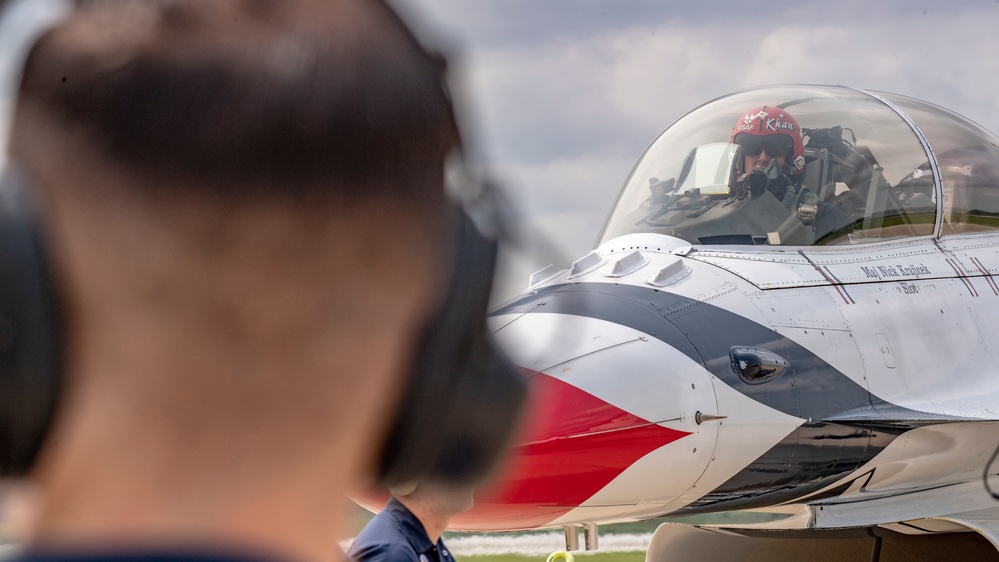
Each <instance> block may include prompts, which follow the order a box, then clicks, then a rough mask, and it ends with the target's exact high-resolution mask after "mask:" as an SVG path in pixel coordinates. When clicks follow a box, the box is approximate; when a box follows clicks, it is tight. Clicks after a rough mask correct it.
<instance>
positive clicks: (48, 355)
mask: <svg viewBox="0 0 999 562" xmlns="http://www.w3.org/2000/svg"><path fill="white" fill-rule="evenodd" d="M18 178H19V176H17V175H16V174H15V173H14V171H12V170H10V169H8V170H7V171H5V172H4V173H3V175H2V177H0V476H23V475H25V474H26V473H27V472H28V471H29V470H30V468H31V466H32V464H33V463H34V460H35V458H36V457H37V455H38V452H39V450H40V449H41V445H42V442H43V440H44V439H45V435H46V433H47V432H48V429H49V427H50V426H51V424H52V420H53V418H54V417H55V411H56V406H57V401H58V398H59V395H60V386H61V384H60V350H61V337H60V330H59V326H60V321H59V309H58V306H57V302H56V298H55V293H54V291H53V286H52V283H51V276H50V272H49V267H48V261H47V260H46V256H45V252H44V248H43V245H42V243H41V240H40V236H39V228H38V225H37V224H36V222H35V220H34V218H33V214H32V213H31V212H30V210H29V205H27V202H26V194H27V190H26V188H25V186H24V183H23V181H22V180H19V179H18Z"/></svg>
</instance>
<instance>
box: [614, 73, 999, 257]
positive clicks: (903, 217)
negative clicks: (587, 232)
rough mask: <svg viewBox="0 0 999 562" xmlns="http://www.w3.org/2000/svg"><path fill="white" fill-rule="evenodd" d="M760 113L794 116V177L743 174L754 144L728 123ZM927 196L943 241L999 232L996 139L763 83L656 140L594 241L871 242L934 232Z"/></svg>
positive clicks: (913, 109) (903, 111) (825, 91)
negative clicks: (797, 167)
mask: <svg viewBox="0 0 999 562" xmlns="http://www.w3.org/2000/svg"><path fill="white" fill-rule="evenodd" d="M759 106H770V107H777V108H780V110H782V111H783V112H786V113H787V114H789V115H791V116H792V117H793V118H794V119H795V120H797V122H798V124H799V125H800V127H801V134H802V137H803V143H804V169H803V170H802V172H801V173H800V174H795V173H792V174H787V175H784V176H781V175H780V174H778V173H774V172H773V170H771V172H772V173H771V175H770V176H769V179H768V180H762V179H760V180H759V181H761V182H762V183H759V182H756V180H757V179H758V178H762V176H759V174H757V175H756V176H753V177H750V176H749V175H748V171H749V170H746V169H744V167H745V166H746V165H748V164H749V163H750V160H749V159H747V156H752V155H747V154H746V152H747V151H755V152H757V153H759V151H760V148H759V147H755V148H752V147H749V146H739V145H736V144H731V141H732V140H733V127H734V126H735V125H736V123H737V122H741V120H742V118H743V116H745V115H746V114H747V112H749V111H750V110H751V109H754V108H758V107H759ZM739 142H742V141H741V140H740V141H739ZM928 148H929V149H932V150H933V151H935V154H936V158H937V160H938V161H939V165H938V166H937V165H934V164H933V161H932V160H931V156H930V153H929V152H928V150H927V149H928ZM792 156H793V155H791V154H789V155H788V158H787V159H786V160H790V159H791V157H792ZM790 168H791V166H787V167H785V168H784V171H785V172H786V171H788V170H789V169H790ZM778 176H781V177H784V178H785V181H787V178H791V179H790V180H789V181H790V184H789V187H788V188H787V189H782V190H780V191H778V190H775V189H773V185H774V183H767V182H775V181H777V180H776V179H775V178H777V177H778ZM754 182H756V183H754ZM761 186H762V187H761ZM941 199H942V201H940V200H941ZM938 201H940V203H942V204H941V205H939V207H941V209H940V212H941V214H942V216H941V218H942V220H941V221H939V222H940V223H941V224H940V228H941V230H942V233H943V234H948V233H954V232H977V231H980V230H988V229H994V228H997V227H999V139H997V138H996V137H995V136H994V135H992V134H991V133H989V132H988V131H986V130H984V129H983V128H981V127H980V126H978V125H976V124H974V123H972V122H971V121H969V120H967V119H965V118H963V117H960V116H958V115H956V114H954V113H952V112H950V111H947V110H945V109H943V108H940V107H937V106H934V105H931V104H928V103H925V102H921V101H918V100H914V99H911V98H906V97H904V96H897V95H893V94H882V93H873V92H872V93H868V92H863V91H859V90H854V89H850V88H844V87H838V86H768V87H762V88H756V89H752V90H748V91H744V92H740V93H737V94H733V95H730V96H726V97H723V98H720V99H717V100H715V101H712V102H710V103H708V104H705V105H703V106H701V107H700V108H698V109H695V110H694V111H692V112H690V113H688V114H687V115H686V116H684V117H683V118H681V119H679V120H678V121H677V122H676V123H674V124H673V125H672V126H671V127H669V128H668V129H667V130H666V131H665V132H664V133H663V134H662V135H660V137H659V138H658V139H656V141H655V142H654V143H653V144H652V145H651V146H650V147H649V148H648V150H647V151H646V152H645V154H644V155H643V156H642V158H641V159H640V160H639V162H638V164H637V165H636V166H635V168H634V170H633V171H632V173H631V176H630V177H629V179H628V181H627V182H626V183H625V186H624V189H623V190H622V192H621V195H620V197H619V198H618V201H617V203H616V205H615V207H614V209H613V211H612V212H611V214H610V216H609V218H608V220H607V223H606V225H605V226H604V230H603V233H602V234H601V237H600V241H601V242H605V241H607V240H610V239H612V238H615V237H617V236H620V235H623V234H629V233H634V232H655V233H661V234H667V235H670V236H674V237H677V238H682V239H684V240H686V241H687V242H689V243H691V244H701V245H712V244H726V245H730V244H754V245H756V244H769V245H791V246H810V245H826V244H858V243H866V242H877V241H883V240H892V239H897V238H903V237H911V236H925V235H932V234H934V233H935V232H936V228H937V227H938V225H937V222H938V221H937V212H938Z"/></svg>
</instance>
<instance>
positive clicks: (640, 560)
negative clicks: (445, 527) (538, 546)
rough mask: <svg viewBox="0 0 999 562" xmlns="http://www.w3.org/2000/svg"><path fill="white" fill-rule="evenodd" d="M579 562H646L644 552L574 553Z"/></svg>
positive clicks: (515, 560) (534, 561) (534, 559)
mask: <svg viewBox="0 0 999 562" xmlns="http://www.w3.org/2000/svg"><path fill="white" fill-rule="evenodd" d="M573 556H574V557H575V558H576V560H577V561H578V562H645V553H644V552H599V551H598V552H595V553H593V554H583V553H573ZM547 558H548V557H547V556H524V555H520V554H496V555H491V556H460V557H458V558H457V559H458V560H469V561H474V562H544V561H545V560H546V559H547Z"/></svg>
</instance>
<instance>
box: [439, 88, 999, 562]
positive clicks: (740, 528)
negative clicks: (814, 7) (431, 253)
mask: <svg viewBox="0 0 999 562" xmlns="http://www.w3.org/2000/svg"><path fill="white" fill-rule="evenodd" d="M997 275H999V138H997V137H996V136H995V135H994V134H992V133H990V132H988V131H987V130H985V129H984V128H982V127H981V126H979V125H977V124H975V123H974V122H972V121H970V120H968V119H966V118H964V117H961V116H960V115H957V114H955V113H953V112H951V111H949V110H946V109H944V108H941V107H938V106H935V105H933V104H930V103H927V102H923V101H920V100H917V99H913V98H911V97H906V96H902V95H896V94H891V93H884V92H874V91H865V90H860V89H852V88H847V87H839V86H836V87H832V86H796V85H792V86H768V87H760V88H755V89H751V90H747V91H743V92H739V93H735V94H732V95H729V96H725V97H722V98H719V99H716V100H714V101H712V102H709V103H707V104H705V105H703V106H701V107H699V108H697V109H695V110H693V111H691V112H690V113H688V114H687V115H686V116H684V117H682V118H681V119H679V120H677V121H676V122H675V123H673V124H672V125H671V126H670V127H668V128H667V129H666V130H665V132H663V133H662V134H661V136H659V138H658V139H656V140H655V141H654V142H653V143H652V144H651V146H650V147H649V148H648V149H647V151H646V152H645V154H644V155H643V156H642V157H641V159H640V160H639V161H638V163H637V165H636V166H635V168H634V170H633V171H632V173H631V175H630V177H629V178H628V179H627V181H626V182H625V185H624V187H623V189H622V191H621V194H620V196H619V198H618V200H617V203H616V204H615V205H614V207H613V209H612V210H611V212H610V214H609V217H608V219H607V221H606V224H605V226H604V228H603V231H602V234H601V235H600V238H599V241H598V243H597V245H596V248H595V249H594V250H593V251H592V252H590V253H588V254H587V255H585V256H583V257H581V258H580V259H578V260H576V261H575V262H574V263H572V264H564V266H549V267H547V268H545V269H543V270H541V271H539V272H537V273H535V274H534V275H533V276H532V277H531V279H530V283H529V287H528V288H527V290H526V291H525V292H524V293H522V294H520V295H519V296H517V297H515V298H514V299H513V300H512V301H510V302H508V303H506V304H504V305H502V306H500V307H499V308H497V309H496V310H494V311H493V312H492V314H491V318H490V321H491V324H490V326H491V330H492V332H493V333H494V337H495V338H496V339H497V340H499V341H500V342H501V343H502V344H503V346H504V348H505V349H506V350H508V351H509V352H510V353H511V354H512V355H513V358H514V360H515V361H516V362H517V364H518V365H519V366H520V367H521V368H522V369H523V370H524V371H525V372H527V373H529V375H530V376H531V377H532V378H533V383H534V397H533V403H532V406H531V408H530V414H529V417H528V420H527V421H526V422H525V424H524V430H523V432H522V435H521V436H520V438H519V440H518V442H517V443H518V444H517V446H516V448H515V451H514V453H513V455H512V457H511V458H510V460H509V461H508V462H507V463H506V465H505V466H504V467H503V468H502V469H501V470H500V472H499V477H498V479H497V481H496V483H495V484H494V485H492V486H491V488H489V489H488V490H483V491H482V492H480V493H479V494H478V505H477V507H476V508H475V509H474V510H473V511H471V512H469V513H468V514H466V515H464V516H461V517H459V518H458V519H456V520H455V521H454V523H453V524H454V525H455V526H456V527H457V528H460V529H468V530H472V529H478V530H515V529H516V530H521V529H537V528H556V529H558V528H564V529H565V531H566V544H567V547H568V548H570V549H571V548H574V547H578V532H577V529H580V528H581V529H583V530H584V531H585V532H584V538H585V540H586V547H588V548H594V547H596V546H597V544H596V543H597V529H598V526H599V525H601V524H605V523H612V522H622V521H636V520H645V519H651V518H658V517H664V516H670V517H683V516H690V515H698V514H711V513H728V512H738V513H746V512H755V513H763V514H768V515H766V516H761V518H758V521H757V522H753V523H735V522H732V521H738V518H737V517H728V518H727V519H726V520H727V521H729V522H727V523H722V524H719V525H714V526H711V525H704V524H700V525H683V524H677V523H666V524H663V525H662V526H660V527H659V529H658V530H657V531H656V532H655V535H654V537H653V539H652V543H651V545H650V548H649V552H648V560H700V559H705V560H751V559H752V560H758V559H759V560H764V559H765V560H801V559H809V558H813V559H816V558H821V557H822V556H825V557H829V556H832V557H833V559H837V560H865V561H869V560H881V561H888V560H896V559H906V560H931V559H932V560H936V559H940V558H941V557H942V556H945V557H947V558H948V559H975V560H985V559H990V558H989V557H991V558H992V559H999V501H997V500H996V499H994V497H993V493H992V490H993V487H996V488H999V479H995V481H993V480H992V477H994V476H995V475H996V474H997V470H999V467H997V466H996V465H994V463H993V462H992V461H994V457H995V454H994V452H995V451H996V450H997V447H999V279H997V278H996V276H997ZM759 519H764V521H763V522H759ZM942 553H943V554H942Z"/></svg>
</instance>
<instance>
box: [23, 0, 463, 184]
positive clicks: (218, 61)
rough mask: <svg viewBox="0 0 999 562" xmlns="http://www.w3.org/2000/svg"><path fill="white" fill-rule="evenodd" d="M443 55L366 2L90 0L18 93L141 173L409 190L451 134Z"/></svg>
mask: <svg viewBox="0 0 999 562" xmlns="http://www.w3.org/2000/svg"><path fill="white" fill-rule="evenodd" d="M303 11H304V13H305V14H306V17H303ZM444 67H445V64H444V61H443V58H442V57H439V56H434V55H432V54H429V53H427V52H426V51H424V50H423V49H422V48H421V47H420V45H419V44H418V42H417V41H416V40H415V38H414V37H413V36H412V35H411V33H410V31H409V30H408V29H406V28H405V26H404V25H402V24H401V22H400V21H399V20H398V19H397V18H395V16H394V14H393V13H392V12H391V11H390V10H389V9H388V8H387V6H379V4H377V3H371V2H365V1H363V0H335V1H329V0H327V1H323V2H316V1H314V0H313V1H310V0H213V1H211V2H205V1H203V0H160V1H156V2H152V1H148V0H138V2H125V1H116V2H99V1H92V2H85V1H84V2H81V5H80V7H79V8H78V10H77V13H76V14H75V15H74V16H73V18H72V19H71V20H69V21H68V22H67V23H66V24H64V25H63V26H62V27H60V28H58V29H56V30H55V31H54V32H53V33H50V34H49V35H48V36H47V37H45V38H44V39H43V40H42V41H40V42H39V44H38V45H37V46H36V48H35V49H34V51H33V52H32V54H31V56H30V57H29V60H28V63H27V66H26V70H25V76H24V80H23V81H22V86H21V91H20V96H21V97H20V99H21V100H22V101H27V102H32V103H36V104H38V106H40V107H41V108H42V109H43V111H45V112H46V113H50V114H52V115H53V116H55V117H56V118H57V119H59V120H60V121H62V122H65V123H66V124H67V125H70V126H72V127H76V128H79V130H81V131H82V132H83V133H84V134H85V135H86V138H87V140H88V142H89V141H90V140H91V139H92V140H93V142H94V145H95V147H96V148H97V149H98V150H100V151H101V152H102V153H103V154H106V155H107V156H108V157H110V158H111V159H112V160H113V161H114V162H115V163H116V164H118V165H121V166H123V167H125V168H126V169H128V170H130V171H131V172H133V173H136V174H138V177H145V178H149V179H150V180H167V181H166V182H163V181H152V182H150V184H151V185H171V186H172V185H178V184H183V183H184V182H185V181H187V182H191V183H193V184H195V185H198V186H201V187H199V189H201V188H203V186H205V185H210V186H214V187H213V189H217V190H219V192H220V193H219V195H224V196H227V197H231V196H237V197H238V196H240V195H241V194H244V193H246V194H252V193H258V192H261V191H262V192H265V193H267V194H273V195H281V196H290V197H292V198H294V197H296V196H297V194H300V193H311V194H312V195H316V194H317V193H315V192H317V191H319V192H323V193H325V192H326V191H328V190H331V189H332V191H333V192H332V193H330V195H338V196H347V197H366V196H369V193H367V192H370V191H372V190H371V189H370V188H371V187H372V186H373V185H375V184H378V185H390V186H391V191H392V193H391V194H385V193H382V194H381V195H382V196H384V195H392V196H398V197H404V198H411V197H420V196H421V192H425V190H426V189H429V188H432V187H436V188H437V189H438V190H439V189H440V185H439V181H438V182H437V184H438V185H437V186H428V185H424V184H425V183H426V182H427V181H428V180H431V179H433V178H439V177H440V174H441V167H442V163H443V160H444V158H445V157H446V154H447V153H448V152H449V151H450V150H451V149H453V148H455V147H456V146H457V145H458V144H459V140H458V131H457V126H456V123H455V119H454V114H453V108H452V106H451V101H450V98H449V95H448V92H447V90H446V86H445V84H444V77H445V72H444V71H445V68H444ZM331 186H332V187H331Z"/></svg>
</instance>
